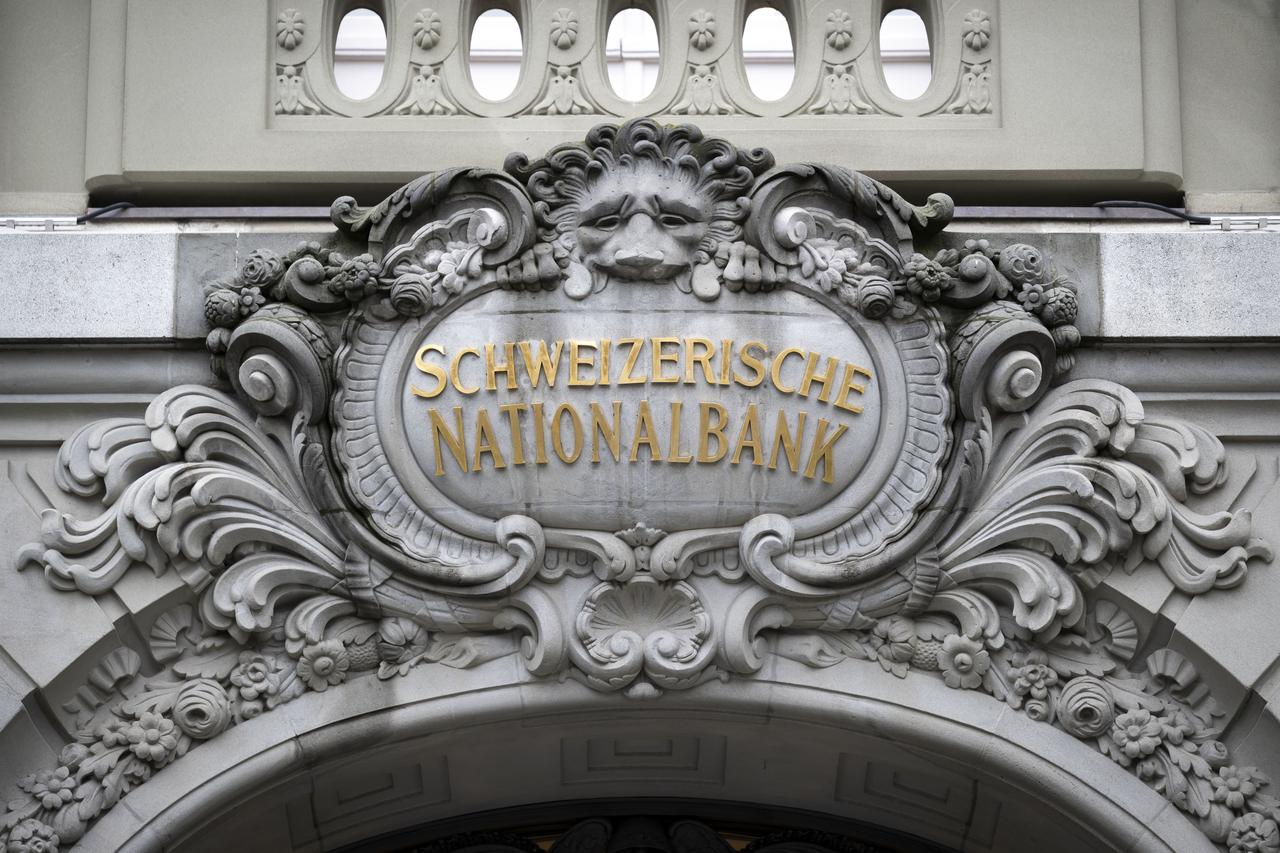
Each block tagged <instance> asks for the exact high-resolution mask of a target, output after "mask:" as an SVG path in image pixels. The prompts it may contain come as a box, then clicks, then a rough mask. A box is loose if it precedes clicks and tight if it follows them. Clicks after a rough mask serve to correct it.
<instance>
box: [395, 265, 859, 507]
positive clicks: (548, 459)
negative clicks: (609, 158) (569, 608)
mask: <svg viewBox="0 0 1280 853" xmlns="http://www.w3.org/2000/svg"><path fill="white" fill-rule="evenodd" d="M645 291H650V292H651V293H653V294H655V295H656V293H658V292H660V293H661V294H662V299H661V301H660V302H658V301H653V302H652V303H646V302H645V301H644V300H643V299H642V298H641V297H643V296H646V295H648V294H646V293H645ZM406 338H408V339H410V340H411V342H412V346H411V347H408V348H404V349H400V348H399V347H396V352H395V353H394V355H392V356H391V357H392V358H394V359H395V361H394V362H392V363H389V364H388V365H387V368H388V371H390V372H391V373H393V374H394V376H393V375H385V374H384V376H385V378H384V381H386V382H388V384H390V385H391V387H388V388H387V389H386V390H387V392H390V391H391V390H392V388H395V389H397V390H398V391H399V404H400V408H399V411H398V412H397V416H396V417H395V419H394V423H395V424H396V427H395V428H394V430H387V431H386V432H387V438H388V439H390V441H391V443H393V444H398V443H403V444H404V445H405V446H407V447H408V449H409V451H410V452H409V454H407V455H404V456H403V457H402V459H401V460H400V461H401V462H408V461H409V459H408V458H407V457H411V458H412V461H413V463H415V467H416V469H417V470H414V471H412V474H413V478H414V479H420V478H421V479H425V480H427V481H429V482H430V483H431V484H432V485H433V486H434V487H435V488H437V489H439V491H440V492H441V493H443V494H444V495H445V496H447V497H448V498H450V499H451V500H453V501H454V502H456V503H458V504H460V505H464V506H467V507H468V508H470V509H472V510H474V511H476V512H479V513H482V514H484V515H488V516H491V517H494V518H499V517H502V516H504V515H509V514H515V513H519V514H524V515H528V516H531V517H532V518H534V519H536V520H537V521H539V522H541V523H543V524H544V525H548V526H556V527H589V528H593V529H601V530H619V529H622V528H625V527H629V526H631V525H632V524H635V523H637V522H644V523H645V524H647V525H649V526H651V527H658V528H660V529H663V530H679V529H687V528H694V527H709V526H723V525H736V524H742V523H744V522H746V521H747V520H748V519H750V518H752V517H753V516H755V515H759V514H760V513H763V512H786V513H789V514H795V513H803V512H807V511H809V510H812V509H814V508H816V507H818V506H820V505H821V504H823V503H825V502H827V501H829V500H831V498H832V497H834V496H835V495H838V494H840V493H841V491H843V490H844V489H845V488H846V487H847V486H848V485H849V484H850V483H851V482H853V480H854V479H855V478H856V477H857V476H858V475H859V473H860V472H861V471H862V470H863V469H864V468H865V467H866V465H867V461H868V459H869V458H870V456H871V453H872V449H873V448H874V447H875V444H876V440H877V438H878V436H879V434H880V431H881V410H882V406H881V391H880V388H879V382H878V381H877V377H878V375H879V371H878V369H877V368H876V366H875V361H876V360H875V358H874V357H873V355H872V353H871V351H870V350H869V348H868V346H867V344H866V343H865V342H864V341H863V339H862V338H861V337H860V336H859V334H858V332H857V331H855V330H854V329H853V328H852V327H850V326H849V325H848V324H847V323H846V322H845V321H844V320H842V319H841V318H840V317H838V316H836V315H835V314H833V313H831V312H830V311H829V310H827V309H826V308H825V307H823V306H822V305H820V304H819V303H817V302H815V301H813V300H811V299H808V298H806V297H804V296H802V295H799V294H796V293H792V292H780V293H778V294H772V295H771V296H770V297H769V298H759V297H753V296H751V295H749V294H744V295H736V296H735V295H729V296H728V298H726V299H724V300H722V301H721V303H718V304H717V305H716V306H715V309H714V310H708V309H707V308H706V306H705V303H701V302H699V301H698V300H696V299H695V298H694V297H692V296H691V295H687V294H684V293H681V292H679V291H677V290H675V289H674V288H669V287H667V288H661V290H659V289H658V288H656V287H653V286H645V285H637V286H632V287H615V288H610V289H608V290H606V291H605V292H603V293H600V294H596V295H595V296H593V298H592V299H590V300H588V301H586V302H573V301H570V300H567V299H563V298H561V299H557V298H556V297H554V296H548V295H542V294H538V295H532V296H530V295H526V294H520V293H511V292H505V291H494V292H491V293H489V294H486V295H484V296H481V297H479V298H477V299H475V300H472V301H471V302H470V303H468V304H467V305H466V306H464V307H463V308H462V309H461V310H459V311H457V312H455V313H454V314H452V315H450V316H449V317H447V318H446V319H444V320H443V321H442V322H441V323H439V324H438V325H436V326H434V327H432V328H429V329H425V330H423V331H422V332H421V333H419V334H416V335H414V334H411V333H407V334H406Z"/></svg>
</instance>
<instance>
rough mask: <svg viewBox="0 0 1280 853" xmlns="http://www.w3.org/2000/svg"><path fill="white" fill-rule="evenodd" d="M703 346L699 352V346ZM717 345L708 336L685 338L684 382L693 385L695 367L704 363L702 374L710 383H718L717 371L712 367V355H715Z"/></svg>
mask: <svg viewBox="0 0 1280 853" xmlns="http://www.w3.org/2000/svg"><path fill="white" fill-rule="evenodd" d="M699 347H701V348H702V352H698V348H699ZM715 351H716V345H715V344H713V343H712V342H711V341H709V340H707V339H706V338H685V339H684V384H685V385H692V384H693V382H694V379H693V372H694V371H693V368H694V367H695V366H697V365H699V364H700V365H702V376H703V378H704V379H706V380H707V384H708V385H715V384H716V374H715V371H714V370H712V369H711V357H712V356H713V355H715Z"/></svg>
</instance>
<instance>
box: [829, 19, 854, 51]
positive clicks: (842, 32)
mask: <svg viewBox="0 0 1280 853" xmlns="http://www.w3.org/2000/svg"><path fill="white" fill-rule="evenodd" d="M827 44H829V45H831V47H833V48H835V49H836V50H844V49H845V48H846V47H848V46H849V45H851V44H853V18H852V17H850V16H849V13H848V12H846V11H845V10H844V9H836V10H835V11H834V12H831V13H830V14H828V15H827Z"/></svg>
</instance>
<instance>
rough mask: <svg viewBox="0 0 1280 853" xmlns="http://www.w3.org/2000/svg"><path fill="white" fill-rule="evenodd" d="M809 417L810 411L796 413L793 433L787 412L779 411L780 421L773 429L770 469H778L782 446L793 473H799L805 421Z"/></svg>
mask: <svg viewBox="0 0 1280 853" xmlns="http://www.w3.org/2000/svg"><path fill="white" fill-rule="evenodd" d="M808 417H809V414H808V412H797V413H796V431H795V434H794V435H792V433H791V427H790V426H789V425H788V424H787V413H786V412H778V423H777V425H776V426H775V427H774V430H773V452H772V453H770V454H769V470H770V471H776V470H778V449H779V447H781V448H782V450H783V451H784V452H785V453H786V454H787V465H788V466H789V467H790V468H791V473H792V474H796V473H799V471H800V441H801V439H803V438H804V422H805V420H806V419H807V418H808Z"/></svg>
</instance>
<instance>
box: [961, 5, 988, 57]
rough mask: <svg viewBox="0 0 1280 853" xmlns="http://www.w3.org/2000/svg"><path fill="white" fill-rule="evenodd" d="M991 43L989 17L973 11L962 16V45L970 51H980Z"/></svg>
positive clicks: (979, 10)
mask: <svg viewBox="0 0 1280 853" xmlns="http://www.w3.org/2000/svg"><path fill="white" fill-rule="evenodd" d="M990 41H991V16H990V15H988V14H987V13H986V12H984V11H982V10H981V9H974V10H973V11H971V12H969V14H967V15H965V16H964V43H965V45H966V46H968V47H969V48H970V49H972V50H982V49H984V48H985V47H986V46H987V44H988V43H989V42H990Z"/></svg>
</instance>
